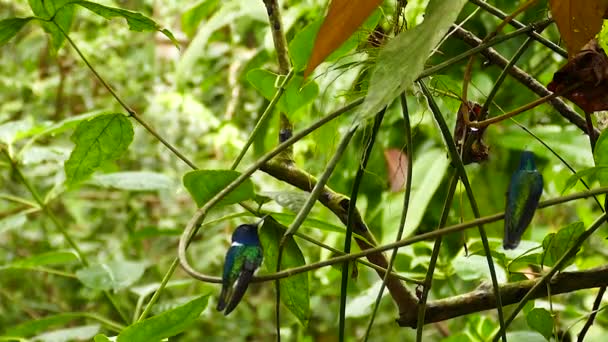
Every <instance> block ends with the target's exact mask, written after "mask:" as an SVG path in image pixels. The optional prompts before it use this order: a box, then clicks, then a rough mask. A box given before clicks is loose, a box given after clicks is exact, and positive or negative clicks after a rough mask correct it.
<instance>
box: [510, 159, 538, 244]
mask: <svg viewBox="0 0 608 342" xmlns="http://www.w3.org/2000/svg"><path fill="white" fill-rule="evenodd" d="M542 193H543V176H542V175H541V173H540V172H538V170H537V169H536V165H535V164H534V153H532V152H530V151H524V152H522V154H521V160H520V163H519V168H518V169H517V170H516V171H515V172H514V173H513V175H512V176H511V183H510V184H509V190H508V192H507V203H506V208H505V236H504V239H503V247H504V248H505V249H514V248H516V247H517V246H518V245H519V241H520V240H521V236H522V235H523V233H524V231H525V230H526V228H527V227H528V225H529V224H530V221H532V217H533V216H534V211H535V210H536V207H538V201H539V200H540V195H541V194H542Z"/></svg>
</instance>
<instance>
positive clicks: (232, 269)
mask: <svg viewBox="0 0 608 342" xmlns="http://www.w3.org/2000/svg"><path fill="white" fill-rule="evenodd" d="M243 248H244V246H232V247H230V248H229V249H228V252H226V258H225V259H224V272H223V273H222V291H221V292H220V297H219V299H218V301H217V311H223V310H224V308H225V307H226V302H227V301H228V299H229V298H230V296H231V294H232V284H234V282H235V281H236V279H237V278H238V276H239V271H240V268H241V265H239V264H240V263H239V258H237V256H238V255H239V254H240V251H241V249H243Z"/></svg>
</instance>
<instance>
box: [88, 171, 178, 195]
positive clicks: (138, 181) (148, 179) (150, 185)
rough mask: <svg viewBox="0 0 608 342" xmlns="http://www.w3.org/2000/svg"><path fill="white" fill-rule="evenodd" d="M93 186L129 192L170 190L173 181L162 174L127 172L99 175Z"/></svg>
mask: <svg viewBox="0 0 608 342" xmlns="http://www.w3.org/2000/svg"><path fill="white" fill-rule="evenodd" d="M90 183H91V184H94V185H97V186H101V187H104V188H113V189H119V190H127V191H156V190H168V189H171V188H172V187H173V184H172V182H171V179H170V178H169V177H167V176H165V175H163V174H161V173H157V172H150V171H127V172H114V173H106V174H97V175H95V176H93V179H91V181H90Z"/></svg>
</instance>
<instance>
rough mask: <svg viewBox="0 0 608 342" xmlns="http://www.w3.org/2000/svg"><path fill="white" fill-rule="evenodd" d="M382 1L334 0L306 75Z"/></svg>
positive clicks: (336, 47) (319, 34) (340, 43)
mask: <svg viewBox="0 0 608 342" xmlns="http://www.w3.org/2000/svg"><path fill="white" fill-rule="evenodd" d="M381 3H382V0H332V2H331V4H330V5H329V11H328V13H327V16H326V17H325V21H324V22H323V25H321V28H320V29H319V33H318V34H317V38H316V40H315V45H314V48H313V50H312V54H311V56H310V60H309V61H308V65H307V66H306V71H304V76H305V77H306V76H308V75H310V73H311V72H312V71H313V70H314V69H315V68H316V67H317V65H319V64H321V62H323V60H324V59H325V57H327V56H329V55H330V54H331V53H332V52H334V51H335V50H337V49H338V48H339V47H340V45H342V43H344V42H345V41H346V40H347V39H348V38H349V37H350V36H351V35H352V34H353V33H354V32H355V31H356V30H357V28H359V26H361V24H363V22H364V21H365V19H367V17H369V16H370V15H371V14H372V12H373V11H374V10H375V9H376V7H378V6H379V5H380V4H381Z"/></svg>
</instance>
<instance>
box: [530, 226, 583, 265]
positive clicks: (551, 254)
mask: <svg viewBox="0 0 608 342" xmlns="http://www.w3.org/2000/svg"><path fill="white" fill-rule="evenodd" d="M584 232H585V226H584V225H583V223H582V222H575V223H573V224H570V225H568V226H566V227H564V228H562V229H560V230H559V231H558V232H557V233H551V234H548V235H547V236H545V238H544V239H543V250H544V252H543V254H542V255H541V263H542V264H543V265H546V266H553V265H555V263H556V262H557V261H558V260H559V259H560V258H561V257H562V256H563V255H564V254H565V253H566V251H567V250H568V249H569V248H570V247H572V246H573V245H574V244H575V243H576V241H577V240H578V238H579V237H580V236H581V234H583V233H584ZM571 263H572V260H570V262H567V263H566V264H564V265H563V266H562V269H563V268H566V266H568V265H569V264H571Z"/></svg>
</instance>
